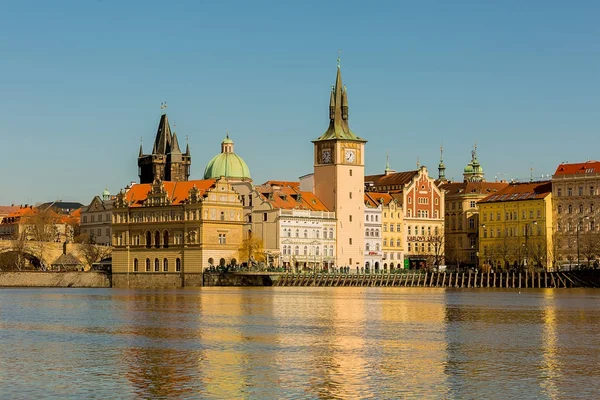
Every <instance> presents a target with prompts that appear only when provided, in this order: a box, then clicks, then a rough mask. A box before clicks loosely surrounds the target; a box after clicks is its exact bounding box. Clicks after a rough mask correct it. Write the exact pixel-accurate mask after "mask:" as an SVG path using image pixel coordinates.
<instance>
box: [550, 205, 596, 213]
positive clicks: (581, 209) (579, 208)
mask: <svg viewBox="0 0 600 400" xmlns="http://www.w3.org/2000/svg"><path fill="white" fill-rule="evenodd" d="M573 209H574V208H573V205H572V204H569V205H568V206H567V210H566V211H567V214H573ZM578 210H579V214H583V213H584V212H585V207H584V206H583V204H580V205H579V207H578ZM594 211H595V209H594V203H592V204H590V207H589V212H591V213H593V212H594ZM556 212H557V213H558V214H562V212H563V207H562V205H559V206H558V207H557V208H556Z"/></svg>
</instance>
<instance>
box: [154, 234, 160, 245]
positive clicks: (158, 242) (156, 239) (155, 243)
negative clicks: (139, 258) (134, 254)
mask: <svg viewBox="0 0 600 400" xmlns="http://www.w3.org/2000/svg"><path fill="white" fill-rule="evenodd" d="M154 246H155V247H160V232H159V231H156V232H154Z"/></svg>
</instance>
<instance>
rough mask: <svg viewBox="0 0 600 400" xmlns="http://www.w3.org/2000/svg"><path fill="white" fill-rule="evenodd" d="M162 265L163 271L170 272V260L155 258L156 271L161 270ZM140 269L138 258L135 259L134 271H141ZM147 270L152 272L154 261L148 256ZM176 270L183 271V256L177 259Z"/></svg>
mask: <svg viewBox="0 0 600 400" xmlns="http://www.w3.org/2000/svg"><path fill="white" fill-rule="evenodd" d="M161 267H162V272H169V260H167V259H166V258H164V259H163V260H162V263H161V261H160V260H159V259H158V258H155V259H154V272H161ZM139 270H140V265H139V261H138V259H137V258H136V259H134V260H133V272H139ZM145 271H146V272H152V261H151V260H150V259H149V258H146V268H145ZM175 272H181V258H177V259H176V260H175Z"/></svg>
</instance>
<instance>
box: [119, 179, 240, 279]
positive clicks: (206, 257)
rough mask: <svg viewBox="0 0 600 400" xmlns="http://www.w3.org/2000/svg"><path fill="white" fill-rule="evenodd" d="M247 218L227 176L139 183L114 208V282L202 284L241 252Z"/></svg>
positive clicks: (121, 196)
mask: <svg viewBox="0 0 600 400" xmlns="http://www.w3.org/2000/svg"><path fill="white" fill-rule="evenodd" d="M243 223H244V222H243V205H242V203H241V201H240V199H239V195H238V193H237V192H236V191H234V190H233V188H232V186H231V184H230V183H229V182H228V181H227V180H226V179H219V180H215V179H206V180H198V181H186V182H162V181H160V180H156V181H154V183H152V184H137V185H133V186H132V187H131V188H130V189H129V190H128V191H127V192H121V193H119V195H117V198H116V200H115V203H114V208H113V214H112V245H113V267H112V268H113V286H121V287H122V286H152V287H159V286H180V285H186V286H187V285H192V286H199V285H201V284H202V282H201V279H202V277H201V273H202V272H203V271H204V270H205V269H206V268H207V267H209V266H211V265H219V264H222V265H225V264H230V263H231V262H232V259H234V258H236V257H238V250H239V248H240V245H241V243H242V227H243Z"/></svg>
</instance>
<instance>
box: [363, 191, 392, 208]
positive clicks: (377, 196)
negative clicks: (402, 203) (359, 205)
mask: <svg viewBox="0 0 600 400" xmlns="http://www.w3.org/2000/svg"><path fill="white" fill-rule="evenodd" d="M392 200H394V198H393V197H392V196H391V195H390V194H388V193H378V192H366V193H365V204H366V205H369V206H371V207H377V206H379V204H381V203H383V204H384V205H386V206H387V205H388V204H390V202H391V201H392Z"/></svg>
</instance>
